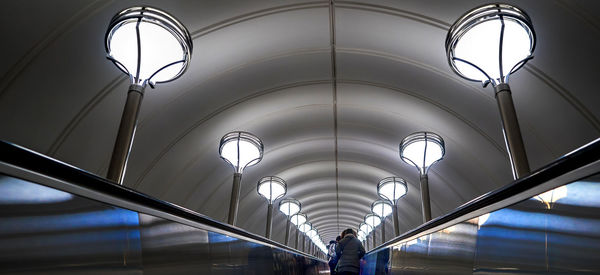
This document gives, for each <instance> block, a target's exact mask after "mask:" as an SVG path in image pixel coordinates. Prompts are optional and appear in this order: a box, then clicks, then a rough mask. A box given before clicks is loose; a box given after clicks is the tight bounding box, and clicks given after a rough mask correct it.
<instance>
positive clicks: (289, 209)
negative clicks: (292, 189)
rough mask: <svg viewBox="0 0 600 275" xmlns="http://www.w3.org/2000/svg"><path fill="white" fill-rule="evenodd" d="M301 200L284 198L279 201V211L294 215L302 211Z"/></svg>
mask: <svg viewBox="0 0 600 275" xmlns="http://www.w3.org/2000/svg"><path fill="white" fill-rule="evenodd" d="M300 207H301V206H300V202H299V201H298V200H296V199H292V198H289V199H283V200H281V201H280V202H279V211H281V212H282V213H283V214H284V215H286V216H288V217H289V216H292V215H294V214H297V213H298V212H300Z"/></svg>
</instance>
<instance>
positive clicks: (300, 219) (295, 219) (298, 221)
mask: <svg viewBox="0 0 600 275" xmlns="http://www.w3.org/2000/svg"><path fill="white" fill-rule="evenodd" d="M307 220H308V218H307V217H306V214H304V213H300V212H298V213H297V214H294V215H292V216H291V217H290V221H291V222H292V223H293V224H294V225H295V226H296V229H298V231H296V241H295V243H294V248H296V249H299V247H298V241H299V238H300V231H299V227H300V225H302V224H304V223H305V222H306V221H307Z"/></svg>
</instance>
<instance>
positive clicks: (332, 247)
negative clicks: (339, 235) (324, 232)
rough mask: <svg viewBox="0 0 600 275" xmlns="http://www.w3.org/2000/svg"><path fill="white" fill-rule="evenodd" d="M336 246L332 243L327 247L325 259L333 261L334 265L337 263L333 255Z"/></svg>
mask: <svg viewBox="0 0 600 275" xmlns="http://www.w3.org/2000/svg"><path fill="white" fill-rule="evenodd" d="M336 246H337V243H332V244H330V245H329V251H327V258H328V259H329V261H330V262H331V261H333V262H334V263H335V262H337V260H338V259H337V258H338V257H336V255H335V248H336Z"/></svg>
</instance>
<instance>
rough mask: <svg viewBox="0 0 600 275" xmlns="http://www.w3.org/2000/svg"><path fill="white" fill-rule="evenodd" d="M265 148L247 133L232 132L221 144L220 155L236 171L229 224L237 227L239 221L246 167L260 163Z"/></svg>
mask: <svg viewBox="0 0 600 275" xmlns="http://www.w3.org/2000/svg"><path fill="white" fill-rule="evenodd" d="M263 150H264V146H263V144H262V141H261V140H260V139H259V138H258V137H256V136H255V135H253V134H250V133H247V132H241V131H236V132H231V133H228V134H226V135H224V136H223V138H221V142H220V143H219V155H220V156H221V158H222V159H223V160H225V161H226V162H227V163H229V164H230V165H231V166H232V167H233V170H234V174H233V189H232V191H231V201H230V203H229V216H228V219H227V222H228V223H229V224H231V225H235V223H236V220H237V212H238V204H239V200H240V189H241V185H240V184H241V181H242V172H243V171H244V169H245V168H246V167H249V166H252V165H255V164H257V163H258V162H260V160H261V159H262V157H263Z"/></svg>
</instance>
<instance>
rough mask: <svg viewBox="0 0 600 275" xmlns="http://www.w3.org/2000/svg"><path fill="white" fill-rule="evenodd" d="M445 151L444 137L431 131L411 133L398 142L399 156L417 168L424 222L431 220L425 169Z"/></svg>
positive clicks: (442, 155) (440, 157) (427, 169)
mask: <svg viewBox="0 0 600 275" xmlns="http://www.w3.org/2000/svg"><path fill="white" fill-rule="evenodd" d="M445 153H446V149H445V147H444V139H442V137H441V136H440V135H438V134H435V133H432V132H416V133H413V134H411V135H409V136H407V137H406V138H404V140H402V142H401V143H400V158H401V159H402V160H403V161H404V162H406V163H408V164H411V165H413V166H415V167H416V168H417V169H418V170H419V179H420V182H421V204H422V210H423V222H424V223H425V222H428V221H430V220H431V205H430V201H429V180H428V177H427V171H429V168H430V167H431V165H433V164H434V163H436V162H438V161H440V160H441V159H442V158H443V157H444V154H445Z"/></svg>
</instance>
